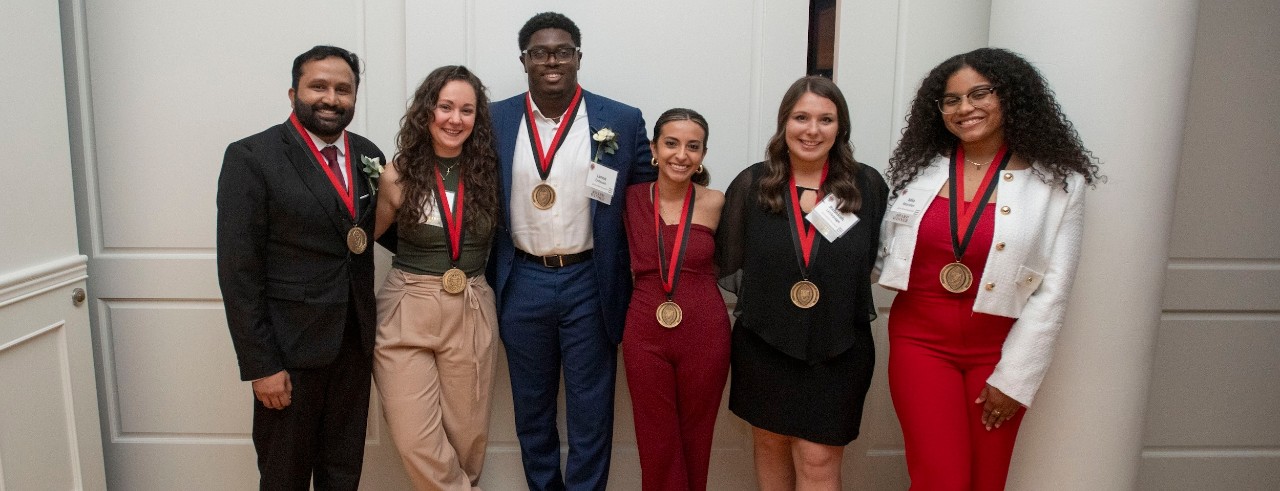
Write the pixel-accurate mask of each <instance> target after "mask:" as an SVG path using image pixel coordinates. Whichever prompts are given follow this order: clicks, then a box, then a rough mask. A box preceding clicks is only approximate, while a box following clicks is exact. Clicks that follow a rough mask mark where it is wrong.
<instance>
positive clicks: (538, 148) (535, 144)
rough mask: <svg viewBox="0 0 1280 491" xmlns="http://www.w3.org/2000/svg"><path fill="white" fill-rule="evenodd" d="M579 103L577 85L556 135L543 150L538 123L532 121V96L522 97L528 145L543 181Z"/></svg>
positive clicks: (579, 92)
mask: <svg viewBox="0 0 1280 491" xmlns="http://www.w3.org/2000/svg"><path fill="white" fill-rule="evenodd" d="M581 103H582V86H581V85H579V86H578V87H577V88H576V89H575V90H574V92H573V99H572V100H570V101H569V107H568V109H565V111H564V114H562V115H561V116H560V118H561V119H560V128H558V129H557V130H556V136H555V137H553V138H552V139H551V147H550V148H548V149H546V150H545V151H544V150H543V148H542V138H541V137H540V136H539V135H538V125H537V124H534V122H533V117H534V116H533V97H532V96H529V95H526V96H525V98H524V107H525V119H524V121H525V126H526V127H527V128H528V131H529V146H530V147H532V148H533V160H534V161H535V162H537V163H538V176H540V177H542V180H544V181H545V180H547V176H549V175H551V161H552V160H553V159H555V157H556V152H558V151H560V144H561V143H564V135H566V134H568V133H569V127H571V126H573V120H574V119H575V116H576V115H577V114H578V106H579V105H580V104H581Z"/></svg>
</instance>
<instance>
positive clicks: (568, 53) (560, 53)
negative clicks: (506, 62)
mask: <svg viewBox="0 0 1280 491" xmlns="http://www.w3.org/2000/svg"><path fill="white" fill-rule="evenodd" d="M580 52H582V48H556V49H554V50H548V49H543V48H532V49H526V50H524V51H521V52H520V54H522V55H525V56H528V57H529V60H530V61H533V62H534V63H537V64H539V65H541V64H543V63H546V62H548V61H551V58H555V59H556V61H569V60H572V59H573V56H574V55H576V54H578V53H580Z"/></svg>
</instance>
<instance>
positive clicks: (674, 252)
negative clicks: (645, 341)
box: [649, 183, 695, 329]
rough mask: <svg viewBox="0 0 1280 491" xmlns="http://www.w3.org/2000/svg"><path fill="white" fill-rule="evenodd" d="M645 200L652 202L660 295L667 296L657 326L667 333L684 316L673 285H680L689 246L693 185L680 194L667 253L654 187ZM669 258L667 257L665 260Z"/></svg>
mask: <svg viewBox="0 0 1280 491" xmlns="http://www.w3.org/2000/svg"><path fill="white" fill-rule="evenodd" d="M649 190H650V192H649V198H650V199H651V200H653V230H654V233H655V234H656V235H657V236H658V278H659V279H660V280H661V281H662V291H664V292H666V294H667V301H665V302H662V304H661V305H658V311H657V312H656V315H657V318H658V324H659V325H661V326H662V327H665V328H667V329H671V328H674V327H676V326H678V325H680V321H681V320H683V319H684V312H683V311H681V310H680V306H679V305H677V304H676V302H675V300H674V299H675V295H676V285H677V284H678V283H679V281H680V266H681V265H682V264H684V252H685V248H686V246H688V245H689V229H690V228H691V227H692V226H693V209H694V207H693V204H694V201H695V200H694V194H695V193H694V192H693V183H689V189H688V190H686V191H685V193H684V206H683V207H682V208H681V209H680V221H679V222H678V223H676V238H675V243H674V244H672V246H671V252H670V253H668V252H667V248H666V246H665V245H664V244H663V240H662V199H661V197H660V196H659V193H658V185H657V184H650V185H649ZM668 256H669V257H668Z"/></svg>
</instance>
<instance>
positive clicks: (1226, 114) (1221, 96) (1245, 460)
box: [1139, 0, 1280, 491]
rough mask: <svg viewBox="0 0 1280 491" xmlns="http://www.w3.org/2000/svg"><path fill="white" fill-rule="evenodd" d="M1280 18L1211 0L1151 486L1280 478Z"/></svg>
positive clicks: (1147, 476) (1273, 12) (1177, 218)
mask: <svg viewBox="0 0 1280 491" xmlns="http://www.w3.org/2000/svg"><path fill="white" fill-rule="evenodd" d="M1277 23H1280V4H1277V3H1276V2H1274V1H1270V0H1247V1H1233V2H1222V1H1216V2H1211V1H1205V2H1199V12H1198V19H1197V30H1196V46H1195V53H1194V55H1195V58H1194V61H1193V64H1192V71H1191V86H1190V89H1189V91H1188V92H1187V95H1186V97H1187V102H1186V104H1187V116H1186V122H1185V124H1186V135H1185V137H1184V138H1183V139H1182V141H1181V149H1182V156H1181V163H1182V165H1181V166H1180V167H1179V169H1178V176H1177V178H1178V184H1177V193H1176V195H1175V206H1174V215H1173V227H1172V230H1171V232H1170V253H1169V264H1168V280H1167V282H1166V284H1165V288H1164V298H1163V308H1164V315H1163V322H1162V323H1161V324H1160V330H1159V333H1158V337H1157V344H1156V350H1155V363H1154V366H1153V369H1152V379H1151V385H1150V401H1149V403H1148V405H1147V412H1146V415H1147V422H1146V431H1145V434H1144V438H1143V442H1144V445H1145V447H1144V449H1143V452H1142V465H1141V468H1140V472H1139V489H1143V490H1175V491H1179V490H1200V489H1275V488H1276V487H1277V486H1278V485H1280V471H1278V470H1277V469H1280V423H1278V422H1277V419H1276V417H1275V408H1276V407H1277V405H1280V383H1277V382H1276V381H1277V380H1280V316H1278V315H1277V312H1280V240H1277V237H1280V215H1277V214H1276V213H1274V208H1275V207H1274V206H1273V205H1274V203H1275V196H1276V193H1275V189H1276V188H1277V187H1278V186H1280V167H1278V166H1276V162H1277V161H1280V143H1277V140H1276V138H1275V135H1277V134H1280V99H1277V98H1276V97H1274V94H1276V93H1277V92H1278V91H1280V64H1277V63H1276V62H1275V53H1276V52H1277V51H1280V33H1277V31H1276V30H1275V29H1274V27H1275V25H1276V24H1277ZM1168 102H1171V101H1166V103H1168Z"/></svg>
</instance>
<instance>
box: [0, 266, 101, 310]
mask: <svg viewBox="0 0 1280 491" xmlns="http://www.w3.org/2000/svg"><path fill="white" fill-rule="evenodd" d="M88 261H89V258H88V257H86V256H84V255H79V254H78V255H74V256H66V257H63V258H59V259H55V260H53V261H48V262H45V263H43V264H38V265H35V266H31V267H28V268H25V269H20V270H17V271H13V272H9V273H4V274H0V308H4V307H7V306H9V305H10V304H14V303H17V302H21V301H23V300H26V299H28V298H31V297H34V296H37V295H40V294H43V293H46V292H48V291H50V290H54V289H57V288H61V287H63V286H66V285H69V284H72V283H75V282H78V281H83V280H85V279H86V278H88V277H89V275H88Z"/></svg>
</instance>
